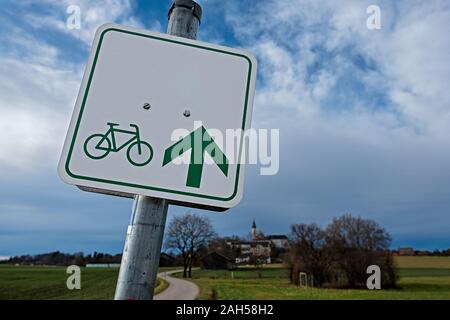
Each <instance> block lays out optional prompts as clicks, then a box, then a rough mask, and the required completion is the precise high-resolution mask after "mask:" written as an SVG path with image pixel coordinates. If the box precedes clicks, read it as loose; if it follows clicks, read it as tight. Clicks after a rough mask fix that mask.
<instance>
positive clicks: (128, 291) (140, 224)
mask: <svg viewBox="0 0 450 320" xmlns="http://www.w3.org/2000/svg"><path fill="white" fill-rule="evenodd" d="M201 17H202V9H201V7H200V6H199V5H198V4H197V3H196V2H194V1H191V0H175V2H174V3H173V4H172V7H171V8H170V10H169V25H168V27H167V33H168V34H171V35H174V36H179V37H184V38H189V39H196V38H197V30H198V28H199V26H200V21H201ZM168 206H169V204H168V201H167V200H165V199H156V198H151V197H146V196H136V197H135V200H134V205H133V212H132V215H131V221H130V225H129V226H128V230H127V237H126V240H125V246H124V249H123V256H122V263H121V265H120V272H119V279H118V280H117V287H116V294H115V296H114V299H115V300H151V299H153V292H154V289H155V285H156V275H157V273H158V265H159V257H160V254H161V245H162V240H163V236H164V227H165V224H166V217H167V209H168Z"/></svg>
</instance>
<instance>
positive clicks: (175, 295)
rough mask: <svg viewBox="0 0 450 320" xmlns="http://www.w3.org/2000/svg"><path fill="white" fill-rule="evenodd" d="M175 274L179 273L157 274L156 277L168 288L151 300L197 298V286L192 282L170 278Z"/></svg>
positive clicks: (198, 290)
mask: <svg viewBox="0 0 450 320" xmlns="http://www.w3.org/2000/svg"><path fill="white" fill-rule="evenodd" d="M181 271H183V270H181ZM176 272H180V270H173V271H167V272H161V273H159V274H158V277H160V278H162V279H164V280H166V281H167V282H168V283H169V287H168V288H167V289H166V290H164V291H163V292H161V293H160V294H157V295H156V296H154V297H153V300H195V298H197V296H198V294H199V292H200V289H199V288H198V286H197V285H196V284H195V283H193V282H190V281H187V280H183V279H179V278H174V277H172V276H170V275H171V274H172V273H176Z"/></svg>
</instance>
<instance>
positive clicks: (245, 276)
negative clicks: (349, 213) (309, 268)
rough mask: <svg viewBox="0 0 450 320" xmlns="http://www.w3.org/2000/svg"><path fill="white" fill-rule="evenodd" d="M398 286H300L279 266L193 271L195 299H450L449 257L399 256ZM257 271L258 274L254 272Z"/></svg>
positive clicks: (397, 260)
mask: <svg viewBox="0 0 450 320" xmlns="http://www.w3.org/2000/svg"><path fill="white" fill-rule="evenodd" d="M396 262H397V265H398V267H399V273H400V282H399V285H400V287H401V289H396V290H373V291H372V290H344V289H311V288H309V289H300V288H299V287H296V286H293V285H291V284H290V283H289V280H288V271H287V270H286V269H282V268H280V267H279V268H273V266H272V267H270V268H263V269H261V270H260V271H256V270H255V269H253V268H242V269H238V270H236V271H234V272H233V277H234V279H232V274H231V272H230V271H224V270H217V271H215V270H196V271H193V281H194V282H195V283H197V284H198V285H199V287H200V297H199V299H211V298H212V293H213V291H215V292H216V296H217V298H218V299H450V258H447V257H399V258H397V259H396ZM258 272H260V273H261V278H259V276H258Z"/></svg>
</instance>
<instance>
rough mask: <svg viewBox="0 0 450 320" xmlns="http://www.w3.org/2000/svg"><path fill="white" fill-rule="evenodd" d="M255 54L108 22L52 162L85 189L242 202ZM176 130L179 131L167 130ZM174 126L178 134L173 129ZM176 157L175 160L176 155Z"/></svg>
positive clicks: (216, 203)
mask: <svg viewBox="0 0 450 320" xmlns="http://www.w3.org/2000/svg"><path fill="white" fill-rule="evenodd" d="M255 80H256V59H255V58H254V57H253V55H251V54H249V53H248V52H246V51H243V50H238V49H233V48H227V47H223V46H218V45H212V44H209V43H204V42H200V41H195V40H189V39H185V38H179V37H174V36H170V35H166V34H160V33H155V32H149V31H146V30H139V29H134V28H130V27H124V26H119V25H115V24H107V25H104V26H102V27H100V28H99V30H97V33H96V35H95V39H94V44H93V48H92V52H91V55H90V57H89V61H88V64H87V67H86V71H85V74H84V77H83V80H82V83H81V88H80V92H79V94H78V98H77V101H76V105H75V108H74V112H73V115H72V119H71V122H70V126H69V130H68V133H67V137H66V140H65V144H64V148H63V151H62V155H61V159H60V162H59V168H58V171H59V175H60V177H61V178H62V180H63V181H65V182H67V183H69V184H74V185H76V186H78V187H80V188H81V189H83V190H86V191H92V192H100V193H106V194H113V195H119V196H126V197H133V196H134V195H136V194H137V195H146V196H151V197H157V198H163V199H168V200H169V201H170V203H172V204H179V205H186V206H194V207H201V208H207V209H213V210H225V209H227V208H230V207H233V206H234V205H236V204H237V203H239V201H240V200H241V198H242V193H243V183H244V165H243V164H241V163H240V162H241V161H232V155H230V154H228V151H229V150H224V149H225V148H224V142H223V141H222V140H221V141H218V140H217V139H215V138H214V135H213V134H212V132H213V130H215V131H216V132H217V131H219V132H221V133H222V134H223V136H224V137H225V136H226V131H227V130H229V129H231V130H237V131H236V132H240V134H238V135H237V137H236V139H235V140H236V141H235V142H236V143H235V148H234V152H235V153H237V154H238V156H237V160H240V159H241V157H242V156H243V153H245V143H244V138H245V136H244V130H246V129H247V128H249V127H250V122H251V114H252V108H253V95H254V90H255ZM180 129H184V132H185V134H184V136H179V137H175V138H174V132H177V130H180ZM178 132H181V131H178ZM181 159H183V160H184V161H180V160H181Z"/></svg>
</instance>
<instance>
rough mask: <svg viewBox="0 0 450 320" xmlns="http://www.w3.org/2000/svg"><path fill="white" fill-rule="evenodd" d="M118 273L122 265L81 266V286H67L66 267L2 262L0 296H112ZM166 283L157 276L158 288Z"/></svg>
mask: <svg viewBox="0 0 450 320" xmlns="http://www.w3.org/2000/svg"><path fill="white" fill-rule="evenodd" d="M173 269H174V268H160V270H159V271H168V270H173ZM118 275H119V269H113V268H81V290H68V289H67V287H66V281H67V277H68V276H69V274H67V273H66V268H65V267H51V266H48V267H42V266H13V265H0V300H11V299H12V300H36V299H39V300H55V299H56V300H67V299H69V300H70V299H73V300H111V299H113V298H114V292H115V288H116V283H117V276H118ZM167 286H168V283H167V282H166V281H165V280H163V279H159V278H158V286H157V287H156V288H155V292H157V293H159V292H162V291H163V290H164V289H165V288H167Z"/></svg>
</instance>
